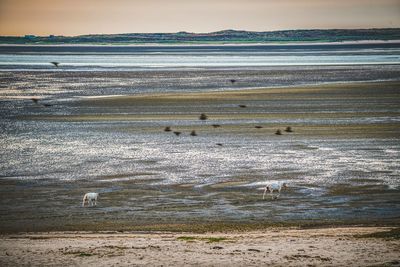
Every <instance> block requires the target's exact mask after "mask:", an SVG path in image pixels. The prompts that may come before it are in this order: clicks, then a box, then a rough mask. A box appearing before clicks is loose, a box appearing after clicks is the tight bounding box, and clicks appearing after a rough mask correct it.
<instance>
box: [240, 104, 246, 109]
mask: <svg viewBox="0 0 400 267" xmlns="http://www.w3.org/2000/svg"><path fill="white" fill-rule="evenodd" d="M239 107H240V108H247V106H246V105H239Z"/></svg>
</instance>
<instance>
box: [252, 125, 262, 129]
mask: <svg viewBox="0 0 400 267" xmlns="http://www.w3.org/2000/svg"><path fill="white" fill-rule="evenodd" d="M254 128H256V129H261V128H263V127H262V126H260V125H256V126H254Z"/></svg>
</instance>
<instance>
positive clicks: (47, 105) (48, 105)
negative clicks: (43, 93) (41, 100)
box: [43, 103, 53, 107]
mask: <svg viewBox="0 0 400 267" xmlns="http://www.w3.org/2000/svg"><path fill="white" fill-rule="evenodd" d="M43 106H44V107H52V106H53V105H52V104H47V103H46V104H43Z"/></svg>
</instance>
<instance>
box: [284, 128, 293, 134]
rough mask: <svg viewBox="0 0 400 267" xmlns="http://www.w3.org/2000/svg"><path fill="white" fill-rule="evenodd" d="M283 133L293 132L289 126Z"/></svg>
mask: <svg viewBox="0 0 400 267" xmlns="http://www.w3.org/2000/svg"><path fill="white" fill-rule="evenodd" d="M285 132H287V133H292V132H293V130H292V127H290V126H288V127H286V129H285Z"/></svg>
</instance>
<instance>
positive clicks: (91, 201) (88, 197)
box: [82, 193, 99, 207]
mask: <svg viewBox="0 0 400 267" xmlns="http://www.w3.org/2000/svg"><path fill="white" fill-rule="evenodd" d="M98 196H99V193H86V194H85V195H84V196H83V202H82V207H85V203H86V202H87V203H88V205H90V206H96V204H97V197H98Z"/></svg>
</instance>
